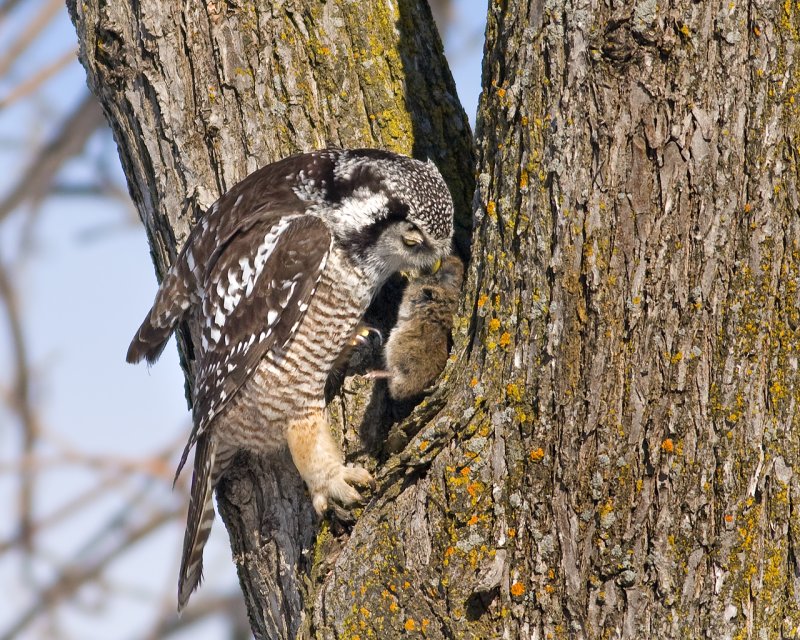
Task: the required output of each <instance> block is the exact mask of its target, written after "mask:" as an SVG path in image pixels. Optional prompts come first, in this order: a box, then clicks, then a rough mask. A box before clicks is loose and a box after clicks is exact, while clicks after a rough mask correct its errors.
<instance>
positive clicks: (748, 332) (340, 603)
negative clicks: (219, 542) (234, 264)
mask: <svg viewBox="0 0 800 640" xmlns="http://www.w3.org/2000/svg"><path fill="white" fill-rule="evenodd" d="M117 4H119V5H120V6H116V4H115V8H114V10H113V11H114V13H112V9H111V8H110V7H109V6H105V7H104V8H103V9H102V10H101V11H100V10H98V9H97V8H96V6H95V5H93V4H90V5H85V4H84V5H82V6H81V7H80V10H79V11H78V12H75V10H74V9H73V12H74V13H75V15H76V22H77V24H78V29H79V32H80V33H81V40H82V47H81V52H82V58H83V60H84V64H85V65H86V66H87V69H88V71H89V76H90V82H91V84H92V86H93V88H94V89H95V91H96V92H97V93H99V95H100V96H101V98H102V100H103V101H104V105H105V108H106V111H107V113H108V114H109V117H110V119H111V120H112V124H113V126H114V128H115V132H116V135H117V139H118V141H119V144H120V149H121V155H122V156H123V162H124V164H125V167H126V171H127V173H128V178H129V181H130V184H131V192H132V195H133V197H134V199H135V201H136V202H137V205H138V206H139V209H140V211H141V213H142V216H143V218H144V220H145V223H146V225H147V227H148V230H149V232H150V234H151V240H152V241H153V252H154V255H155V257H156V262H157V265H159V269H160V272H163V267H164V265H165V264H167V263H168V256H174V252H175V243H174V241H173V238H174V237H177V238H180V239H183V238H185V234H186V230H187V229H188V227H189V218H188V216H186V215H185V214H184V215H181V214H180V212H182V211H183V212H186V211H188V210H190V208H189V207H187V206H186V203H185V202H184V201H183V199H184V197H186V194H188V197H189V202H193V203H194V202H196V203H198V204H202V205H204V206H205V205H208V204H209V203H210V202H211V201H212V200H213V199H214V198H215V197H216V195H217V194H218V193H220V192H221V191H223V190H224V189H225V188H227V187H229V186H231V185H232V184H233V183H234V182H235V181H236V180H238V179H240V178H242V177H243V176H244V175H245V173H247V172H248V171H251V170H252V169H255V168H256V166H258V165H260V164H263V163H264V162H266V161H268V160H271V159H274V158H275V157H277V156H279V155H285V154H286V153H288V152H290V151H293V150H294V149H296V148H298V147H303V148H306V147H310V146H320V145H322V144H323V143H325V142H326V141H329V140H332V141H335V142H337V143H339V144H342V145H346V146H356V145H359V144H369V145H373V144H374V145H378V146H387V147H389V148H394V149H397V150H401V151H414V152H415V153H417V154H421V153H424V151H423V148H424V147H423V145H427V147H425V148H426V149H428V153H429V154H430V155H432V157H433V158H434V159H435V160H437V162H438V163H439V164H440V166H441V167H442V169H443V172H444V173H445V175H446V177H447V178H448V181H449V183H450V185H451V188H452V189H453V194H454V197H455V198H456V201H457V205H458V206H459V210H460V211H462V212H463V211H464V207H465V203H466V202H467V201H468V199H469V190H470V184H469V179H468V178H469V176H470V175H471V172H470V170H469V166H470V159H469V158H470V151H469V143H468V133H467V128H466V125H465V123H464V119H463V114H462V113H461V111H460V108H459V107H458V106H457V103H456V101H455V98H454V94H453V92H452V84H451V82H450V80H449V75H448V74H447V72H446V71H445V67H444V63H443V62H442V59H441V53H440V50H439V47H438V39H437V36H436V35H435V33H434V32H433V30H432V29H433V28H432V25H431V24H430V17H429V14H428V12H427V10H425V11H423V10H422V9H420V8H419V7H418V6H417V5H416V4H414V3H411V2H403V1H402V0H401V1H400V3H399V5H398V6H396V7H395V6H393V5H387V4H386V3H383V2H375V3H370V4H369V5H368V8H367V9H364V8H363V5H357V4H355V3H352V4H351V3H348V2H346V1H344V0H342V1H340V2H330V1H329V2H327V3H324V4H319V5H317V4H315V3H309V4H310V6H313V7H315V9H313V10H311V9H303V8H302V5H303V3H302V2H300V1H299V0H298V1H297V2H286V3H283V4H281V5H280V6H279V7H277V6H276V7H273V8H270V7H268V6H259V7H258V8H255V9H251V8H249V7H250V6H251V5H247V7H246V8H236V9H228V8H226V7H227V6H228V5H220V6H219V7H218V8H216V9H215V8H214V5H207V7H206V8H205V9H203V10H202V11H199V12H198V10H193V11H196V12H197V13H194V14H192V15H184V14H182V13H181V10H180V9H177V8H176V9H172V10H171V11H170V10H163V12H162V13H163V14H164V15H161V13H157V12H152V11H150V10H149V8H150V9H152V6H155V5H152V6H151V5H150V3H144V2H143V3H141V4H140V5H138V9H137V11H136V13H135V14H134V12H133V11H132V10H131V9H130V8H125V7H124V6H122V3H117ZM275 4H276V5H277V3H275ZM612 4H615V6H616V8H609V7H608V6H606V5H602V6H598V5H596V4H590V3H580V2H575V3H571V2H568V3H566V5H564V6H555V5H553V4H552V3H550V4H544V3H537V2H533V1H529V2H524V1H523V2H493V3H491V5H490V10H489V22H488V28H487V44H486V48H485V51H486V60H485V63H484V77H483V85H484V94H483V98H482V102H481V107H480V113H479V130H478V135H477V146H478V150H479V154H478V155H479V160H478V190H477V197H476V199H475V202H476V211H475V231H474V236H473V244H472V262H471V265H470V269H469V276H468V282H467V284H466V286H465V294H464V295H465V301H464V304H463V305H462V311H461V313H460V315H459V317H458V318H457V319H456V326H455V330H454V334H455V335H454V338H455V347H454V357H453V359H452V361H451V362H450V364H449V365H448V368H447V369H446V370H445V374H444V376H443V378H442V380H441V381H440V385H439V387H438V388H437V390H436V392H435V393H433V394H432V395H431V396H430V397H429V398H428V399H427V400H426V401H425V402H424V403H423V405H421V406H420V407H418V408H417V410H416V411H415V413H414V414H413V415H412V416H411V418H409V419H408V420H406V421H405V422H402V423H400V424H399V425H396V426H395V427H393V429H392V432H391V433H390V435H389V438H388V443H389V447H388V449H389V451H388V453H391V454H392V455H389V456H388V459H386V460H385V462H384V463H383V464H382V465H381V467H380V470H379V487H378V490H377V491H376V492H375V495H374V497H373V498H372V500H371V501H370V503H369V504H368V505H367V506H366V507H365V508H364V509H363V511H360V512H359V513H357V515H358V520H357V521H356V523H355V525H354V527H353V528H352V531H350V532H349V536H348V535H347V534H341V533H340V531H339V530H338V529H337V527H336V526H334V525H335V523H334V524H333V525H332V524H331V523H330V522H327V521H326V522H325V523H323V524H322V525H321V526H320V525H318V524H316V523H315V522H314V520H313V517H312V516H311V513H310V511H309V508H308V502H307V499H306V498H305V497H304V493H303V488H302V486H301V484H300V482H299V480H298V479H297V478H296V476H295V475H294V474H293V470H292V469H291V468H290V467H291V464H290V463H287V462H286V461H284V462H283V466H282V467H281V468H280V469H279V470H275V469H272V468H271V467H270V465H269V464H265V463H264V462H263V461H262V462H256V461H251V462H250V463H249V464H248V465H247V466H246V467H243V468H242V469H241V470H240V471H239V472H238V473H237V475H236V476H234V478H233V481H232V482H228V483H227V484H226V485H225V486H224V487H223V489H222V492H221V493H222V495H221V496H220V509H221V511H222V513H223V515H224V517H225V518H226V522H227V524H228V527H229V531H230V533H231V542H232V546H233V548H234V553H235V558H236V561H237V564H238V566H239V568H240V576H241V578H242V583H243V588H244V590H245V594H246V598H247V601H248V607H249V610H250V613H251V620H252V622H253V627H254V631H255V633H256V635H258V636H260V637H270V638H272V637H292V636H293V635H295V631H296V630H297V629H298V625H300V621H301V616H300V615H299V612H300V611H301V610H302V611H303V612H304V614H305V615H304V616H303V617H302V625H301V626H300V627H299V631H298V635H300V636H301V637H319V638H356V637H358V638H369V637H375V638H394V637H400V636H402V635H404V634H410V635H414V634H419V635H422V636H424V637H428V638H455V637H464V638H512V639H513V638H528V637H531V638H659V639H661V638H676V639H677V638H695V637H707V638H713V639H717V638H751V637H758V638H761V637H787V638H790V637H797V634H798V628H800V591H798V587H800V583H798V580H800V561H799V560H798V558H800V554H799V553H798V550H797V549H796V542H797V540H798V533H800V530H799V529H798V525H797V522H798V518H797V513H796V511H797V502H798V499H799V498H800V492H799V491H798V489H799V488H800V487H798V478H797V477H796V476H795V475H794V465H795V464H798V463H800V460H798V455H799V454H800V451H798V447H799V446H800V434H798V428H800V425H799V424H798V413H797V409H796V406H797V400H798V399H799V395H800V388H799V387H798V373H797V364H798V363H797V357H798V356H797V353H798V349H800V334H798V324H800V309H799V308H798V306H799V304H800V299H799V298H798V295H800V294H799V293H798V287H797V279H798V271H800V245H799V242H800V222H799V221H798V217H797V212H798V208H799V207H800V204H799V203H798V196H797V186H796V185H797V180H798V166H797V162H798V153H797V141H798V140H799V139H800V118H798V115H799V114H798V107H797V106H796V104H795V96H794V94H795V92H796V91H797V88H798V86H800V70H798V63H800V60H799V59H798V58H799V57H800V52H798V51H797V49H796V45H797V41H798V33H800V16H799V14H798V11H800V10H799V9H798V5H797V4H796V3H791V2H786V3H778V2H771V3H770V2H761V3H756V2H750V3H749V4H741V5H740V4H735V3H728V2H724V3H720V4H711V3H695V2H689V1H688V0H685V1H683V2H674V3H671V4H670V5H669V6H667V5H663V6H662V5H661V4H658V5H657V4H656V3H655V2H652V1H651V0H644V1H642V2H637V3H632V6H629V5H628V4H627V3H612ZM161 6H167V5H164V4H162V5H161ZM168 6H170V7H172V6H173V5H172V4H171V3H170V4H169V5H168ZM175 6H178V5H175ZM187 6H188V5H187ZM387 7H388V8H387ZM187 10H188V11H192V10H190V9H187ZM393 11H394V12H395V13H392V12H393ZM364 12H366V13H367V14H368V15H367V16H366V17H365V16H363V15H362V14H363V13H364ZM167 14H169V15H167ZM395 20H397V29H396V30H395V28H394V24H393V23H394V21H395ZM175 24H178V25H180V27H175V26H174V25H175ZM433 43H437V44H436V46H435V47H434V45H433ZM261 54H271V55H261ZM367 63H369V64H367ZM423 78H427V79H430V81H431V84H430V85H426V83H425V82H424V81H423ZM211 79H213V81H212V80H211ZM267 79H268V80H267ZM462 215H463V213H462ZM172 229H174V230H175V231H174V235H173V232H172ZM347 384H349V385H350V386H353V385H354V384H357V383H353V382H352V380H351V381H350V382H348V383H347ZM364 393H365V391H362V392H361V395H356V396H350V395H347V396H339V397H338V399H336V400H334V401H333V403H332V405H331V406H332V408H333V409H334V410H335V411H334V414H335V415H336V416H339V417H344V420H343V422H344V423H345V426H348V427H351V426H353V425H357V424H358V423H359V421H360V420H362V419H363V415H364V411H365V409H364V404H365V396H364V395H363V394H364ZM379 393H380V390H377V391H376V392H375V393H373V399H374V398H375V396H376V395H379ZM367 408H369V407H367ZM367 415H370V414H369V412H367ZM384 453H386V452H384ZM273 464H275V463H273ZM253 532H258V533H255V534H254V533H253ZM315 536H316V538H315ZM304 548H309V549H313V551H312V552H311V553H306V554H304V553H303V549H304Z"/></svg>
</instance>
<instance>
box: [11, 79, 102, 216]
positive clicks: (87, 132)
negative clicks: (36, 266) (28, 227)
mask: <svg viewBox="0 0 800 640" xmlns="http://www.w3.org/2000/svg"><path fill="white" fill-rule="evenodd" d="M102 123H103V115H102V111H101V110H100V105H99V104H97V101H96V100H95V99H94V98H93V97H92V96H91V95H89V94H87V95H86V97H85V98H84V99H83V100H82V101H81V103H80V104H79V105H78V106H77V107H76V108H75V110H74V111H73V112H72V113H71V114H70V115H69V117H68V118H67V119H66V121H65V122H64V124H63V125H62V126H61V128H60V129H59V132H58V134H57V135H56V136H55V138H53V140H51V141H50V142H49V143H48V144H46V145H45V146H44V147H43V148H42V149H41V150H40V151H39V152H38V153H37V154H36V156H35V157H34V159H33V161H32V162H31V163H30V164H29V165H28V169H27V171H26V172H25V175H24V177H23V178H22V179H21V180H20V181H19V183H18V184H17V185H16V186H15V187H14V188H13V189H12V190H11V193H9V194H8V195H7V196H6V197H5V198H4V199H3V200H2V201H0V222H1V221H2V220H3V219H4V218H6V217H7V216H8V215H9V214H10V213H11V212H12V211H14V210H15V209H16V208H17V207H18V206H19V205H21V204H22V203H23V202H25V201H26V200H31V199H38V198H41V197H42V196H43V195H44V193H46V192H47V189H48V188H49V187H50V185H51V183H52V181H53V178H54V177H55V175H56V173H58V170H59V169H60V168H61V166H62V165H63V164H64V162H65V161H66V160H67V159H69V158H71V157H72V156H74V155H76V154H77V153H79V152H80V151H81V150H82V149H83V147H84V145H85V144H86V141H87V140H88V139H89V136H91V135H92V133H94V131H95V130H96V129H97V128H98V127H99V126H100V125H101V124H102Z"/></svg>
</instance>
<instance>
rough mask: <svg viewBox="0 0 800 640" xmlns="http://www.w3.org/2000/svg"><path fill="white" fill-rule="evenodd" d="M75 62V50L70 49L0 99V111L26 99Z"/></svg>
mask: <svg viewBox="0 0 800 640" xmlns="http://www.w3.org/2000/svg"><path fill="white" fill-rule="evenodd" d="M74 61H75V50H74V49H70V50H69V51H66V52H64V53H63V54H61V56H59V57H58V58H56V59H55V60H53V61H52V62H51V63H50V64H47V65H45V66H44V67H42V68H41V69H39V71H37V72H36V73H34V74H33V75H32V76H30V77H29V78H27V79H26V80H24V81H23V82H21V83H20V84H18V85H17V86H16V87H14V89H12V90H11V91H10V92H9V93H8V95H7V96H6V97H5V98H2V99H0V109H4V108H6V107H9V106H11V105H12V104H14V103H15V102H16V101H17V100H21V99H23V98H27V97H28V96H29V95H30V94H32V93H33V92H34V91H36V90H37V89H38V88H39V87H41V86H42V85H43V84H44V83H45V82H47V81H48V80H49V79H50V78H52V77H53V76H54V75H56V74H57V73H58V72H59V71H61V70H63V69H64V68H66V67H67V65H69V64H71V63H72V62H74Z"/></svg>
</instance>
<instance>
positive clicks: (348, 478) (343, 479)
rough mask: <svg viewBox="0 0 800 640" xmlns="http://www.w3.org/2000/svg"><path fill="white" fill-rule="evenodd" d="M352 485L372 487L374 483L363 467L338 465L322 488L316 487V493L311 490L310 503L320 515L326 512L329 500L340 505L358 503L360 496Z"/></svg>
mask: <svg viewBox="0 0 800 640" xmlns="http://www.w3.org/2000/svg"><path fill="white" fill-rule="evenodd" d="M352 484H355V485H358V486H360V487H365V486H370V487H374V486H375V481H374V480H373V479H372V476H371V475H370V473H369V471H367V470H366V469H364V468H363V467H356V466H345V465H343V464H340V466H339V468H338V470H337V472H336V473H335V474H334V475H333V477H332V478H328V479H326V481H325V484H324V485H323V486H318V487H316V489H317V490H316V491H314V490H312V495H311V503H312V504H313V505H314V510H315V511H316V512H317V514H318V515H322V514H323V513H325V512H326V511H327V510H328V501H329V500H331V499H332V500H335V501H336V502H338V503H340V504H342V505H349V504H352V503H354V502H360V501H361V494H360V493H359V492H358V491H356V490H355V489H354V488H353V487H352V486H351V485H352ZM310 488H311V487H310V486H309V489H310Z"/></svg>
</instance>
